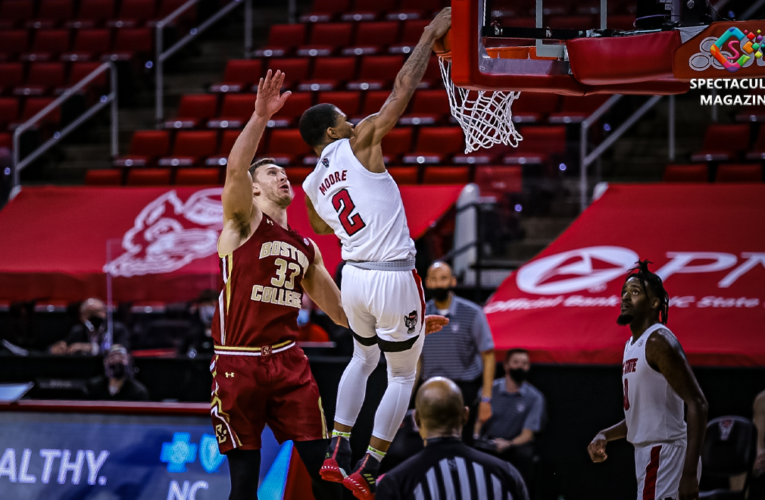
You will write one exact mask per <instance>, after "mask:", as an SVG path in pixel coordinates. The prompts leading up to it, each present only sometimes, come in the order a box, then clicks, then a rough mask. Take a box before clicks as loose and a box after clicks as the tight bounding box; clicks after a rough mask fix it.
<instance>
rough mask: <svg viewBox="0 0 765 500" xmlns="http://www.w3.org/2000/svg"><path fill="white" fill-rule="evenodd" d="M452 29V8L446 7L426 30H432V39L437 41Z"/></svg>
mask: <svg viewBox="0 0 765 500" xmlns="http://www.w3.org/2000/svg"><path fill="white" fill-rule="evenodd" d="M451 27H452V8H451V7H446V8H445V9H443V10H442V11H441V12H439V13H438V15H437V16H436V17H435V19H433V20H432V21H431V22H430V24H429V25H428V27H427V28H425V29H427V30H432V33H433V37H434V39H436V40H437V39H439V38H441V37H442V36H444V35H445V34H446V32H447V31H449V29H450V28H451Z"/></svg>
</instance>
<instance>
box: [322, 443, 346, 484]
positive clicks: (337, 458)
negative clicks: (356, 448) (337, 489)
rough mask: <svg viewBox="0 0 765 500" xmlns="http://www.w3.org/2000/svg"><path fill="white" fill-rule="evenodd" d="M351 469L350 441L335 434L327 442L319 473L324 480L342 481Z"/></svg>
mask: <svg viewBox="0 0 765 500" xmlns="http://www.w3.org/2000/svg"><path fill="white" fill-rule="evenodd" d="M350 469H351V443H350V441H348V439H347V438H344V437H342V436H335V437H333V438H332V441H330V442H329V447H328V448H327V454H326V455H325V456H324V464H323V465H322V466H321V470H320V471H319V474H321V478H322V479H323V480H325V481H331V482H333V483H342V482H343V479H345V478H346V477H348V471H350Z"/></svg>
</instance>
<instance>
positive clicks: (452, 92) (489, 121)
mask: <svg viewBox="0 0 765 500" xmlns="http://www.w3.org/2000/svg"><path fill="white" fill-rule="evenodd" d="M433 49H434V51H435V52H436V55H438V65H439V66H440V67H441V78H443V80H444V87H446V94H447V95H448V96H449V109H450V110H451V112H452V116H453V117H454V119H455V120H457V123H459V124H460V127H462V131H463V132H464V133H465V153H472V152H473V151H478V149H479V148H490V147H492V146H494V145H496V144H504V145H506V146H512V147H514V148H517V147H518V143H519V142H520V141H522V140H523V137H521V135H520V134H519V133H518V132H517V131H516V130H515V125H514V124H513V110H512V106H513V101H515V100H516V99H518V97H519V96H520V95H521V93H520V92H514V91H505V90H471V89H467V88H463V87H458V86H457V85H455V84H454V81H453V80H452V74H451V70H452V58H451V36H450V33H447V34H446V36H444V37H443V38H442V39H440V40H438V41H437V42H436V43H435V44H434V47H433Z"/></svg>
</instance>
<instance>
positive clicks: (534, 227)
mask: <svg viewBox="0 0 765 500" xmlns="http://www.w3.org/2000/svg"><path fill="white" fill-rule="evenodd" d="M571 222H572V219H570V218H567V217H562V218H552V217H530V218H528V219H523V220H521V225H522V226H523V228H524V229H525V230H526V238H527V239H530V240H545V241H552V240H554V239H555V238H557V237H558V236H560V234H561V233H562V232H563V231H565V230H566V228H567V227H568V226H570V225H571Z"/></svg>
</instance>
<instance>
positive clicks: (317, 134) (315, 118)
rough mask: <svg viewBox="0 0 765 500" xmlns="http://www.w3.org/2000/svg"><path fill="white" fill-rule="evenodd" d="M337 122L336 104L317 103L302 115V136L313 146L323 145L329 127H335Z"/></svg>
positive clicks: (300, 125) (300, 126)
mask: <svg viewBox="0 0 765 500" xmlns="http://www.w3.org/2000/svg"><path fill="white" fill-rule="evenodd" d="M336 122H337V108H336V107H335V105H334V104H326V103H325V104H317V105H316V106H312V107H310V108H308V109H307V110H305V113H303V116H301V117H300V124H299V125H298V127H299V128H300V136H301V137H302V138H303V140H304V141H305V142H306V144H308V145H309V146H311V147H312V148H315V147H316V146H321V145H322V144H323V143H324V136H325V134H326V133H327V129H328V128H330V127H334V126H335V123H336Z"/></svg>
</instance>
